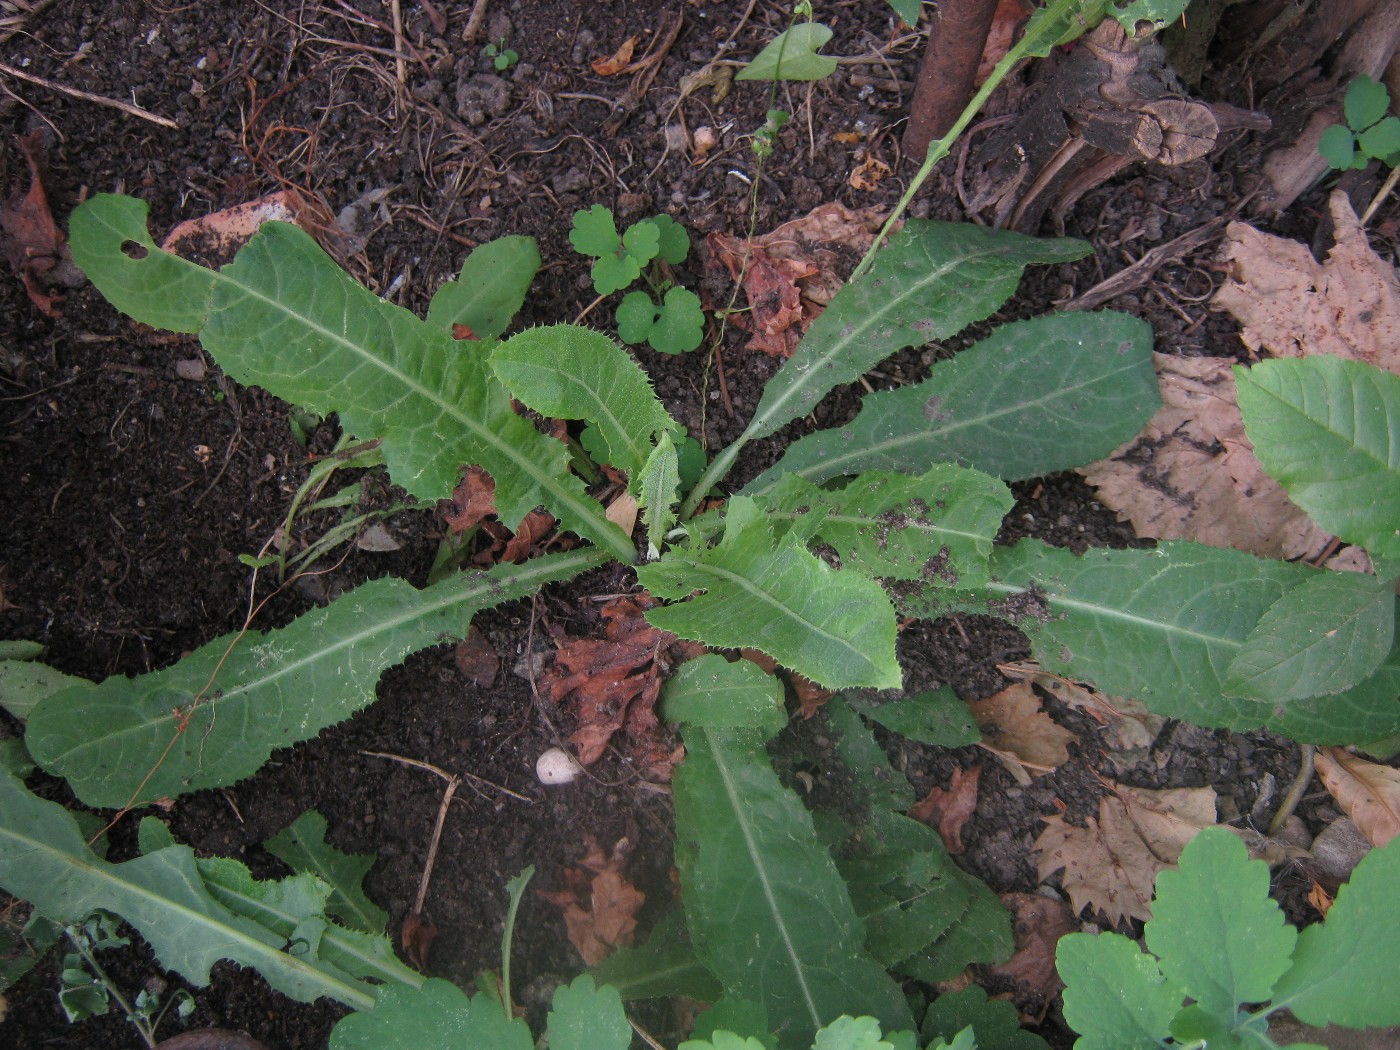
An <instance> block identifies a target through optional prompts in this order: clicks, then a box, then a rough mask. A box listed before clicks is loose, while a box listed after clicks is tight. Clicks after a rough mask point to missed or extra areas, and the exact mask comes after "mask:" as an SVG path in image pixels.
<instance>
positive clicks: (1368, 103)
mask: <svg viewBox="0 0 1400 1050" xmlns="http://www.w3.org/2000/svg"><path fill="white" fill-rule="evenodd" d="M1389 108H1390V92H1389V91H1387V90H1386V89H1385V85H1384V84H1378V83H1376V82H1375V81H1374V80H1372V79H1371V78H1370V77H1368V76H1366V74H1364V73H1363V74H1362V75H1361V76H1359V77H1357V78H1356V79H1355V80H1353V81H1352V82H1351V86H1350V87H1348V88H1347V96H1346V99H1345V100H1344V101H1343V102H1342V109H1343V111H1344V112H1345V113H1346V118H1347V123H1348V124H1350V125H1351V127H1352V129H1353V130H1354V131H1364V130H1365V129H1367V128H1369V127H1370V126H1371V125H1372V124H1374V123H1375V122H1376V121H1378V120H1380V119H1381V118H1382V117H1384V116H1385V113H1386V110H1388V109H1389Z"/></svg>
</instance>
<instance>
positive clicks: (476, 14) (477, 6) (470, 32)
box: [462, 0, 490, 44]
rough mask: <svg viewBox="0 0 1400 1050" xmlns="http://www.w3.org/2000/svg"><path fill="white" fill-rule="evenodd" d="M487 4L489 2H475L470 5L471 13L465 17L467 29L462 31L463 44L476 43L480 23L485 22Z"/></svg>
mask: <svg viewBox="0 0 1400 1050" xmlns="http://www.w3.org/2000/svg"><path fill="white" fill-rule="evenodd" d="M488 3H490V0H476V3H474V4H472V13H471V14H469V15H468V16H467V28H466V29H464V30H462V42H463V43H466V44H474V43H476V38H477V36H479V35H480V33H481V23H483V22H485V21H486V5H487V4H488Z"/></svg>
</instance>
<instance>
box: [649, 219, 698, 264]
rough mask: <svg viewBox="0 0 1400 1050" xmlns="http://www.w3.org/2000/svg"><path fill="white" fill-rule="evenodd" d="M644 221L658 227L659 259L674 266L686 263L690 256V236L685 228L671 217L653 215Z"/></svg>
mask: <svg viewBox="0 0 1400 1050" xmlns="http://www.w3.org/2000/svg"><path fill="white" fill-rule="evenodd" d="M643 221H644V222H649V223H651V224H652V225H653V226H655V227H656V230H657V258H658V259H663V260H665V261H666V262H668V263H670V264H671V265H672V266H679V265H680V264H681V263H683V262H685V257H686V256H687V255H689V254H690V234H688V233H686V232H685V227H684V226H682V225H681V224H680V223H678V222H677V221H676V220H675V219H673V218H671V216H669V215H653V216H652V217H651V218H650V219H645V220H643Z"/></svg>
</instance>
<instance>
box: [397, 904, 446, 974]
mask: <svg viewBox="0 0 1400 1050" xmlns="http://www.w3.org/2000/svg"><path fill="white" fill-rule="evenodd" d="M437 935H438V928H437V924H436V923H434V922H432V921H431V920H429V919H427V918H426V917H424V915H423V913H422V912H417V911H411V912H409V913H408V914H407V915H405V916H404V917H403V925H402V926H400V927H399V944H400V946H401V947H402V948H403V953H404V954H405V955H407V956H408V961H409V962H411V963H413V965H414V966H416V967H418V969H420V970H426V969H427V968H428V955H429V954H430V953H431V952H432V950H433V941H435V940H437Z"/></svg>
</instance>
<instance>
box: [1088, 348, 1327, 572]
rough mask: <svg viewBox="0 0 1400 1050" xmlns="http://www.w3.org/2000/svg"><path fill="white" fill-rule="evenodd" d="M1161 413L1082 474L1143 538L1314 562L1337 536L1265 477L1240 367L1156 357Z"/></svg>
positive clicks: (1220, 361) (1219, 361)
mask: <svg viewBox="0 0 1400 1050" xmlns="http://www.w3.org/2000/svg"><path fill="white" fill-rule="evenodd" d="M1152 360H1153V364H1154V366H1155V367H1156V369H1157V379H1158V381H1159V385H1160V386H1161V390H1162V407H1161V408H1159V409H1158V410H1157V412H1156V414H1155V415H1153V417H1152V418H1151V419H1150V420H1149V421H1148V423H1147V426H1146V427H1144V428H1143V430H1142V432H1141V433H1140V434H1138V435H1137V437H1135V438H1133V439H1132V440H1131V441H1129V442H1128V443H1127V444H1125V445H1123V446H1122V447H1120V448H1119V449H1118V450H1117V451H1115V452H1114V453H1113V454H1112V455H1111V456H1109V457H1108V458H1107V459H1102V460H1099V461H1098V462H1097V463H1091V464H1090V465H1089V466H1087V467H1084V468H1082V469H1080V471H1079V473H1080V474H1082V475H1083V476H1084V478H1085V480H1086V481H1088V482H1089V484H1090V485H1093V486H1094V488H1095V489H1097V490H1098V497H1099V499H1100V500H1101V501H1102V502H1103V503H1104V505H1105V506H1107V507H1109V508H1110V509H1112V510H1114V511H1116V512H1117V513H1118V517H1119V518H1120V519H1125V520H1128V521H1131V522H1132V523H1133V528H1134V530H1136V532H1137V534H1138V535H1139V536H1150V537H1153V538H1154V539H1159V540H1161V539H1183V538H1184V539H1192V540H1196V541H1198V542H1200V543H1207V544H1210V545H1211V546H1214V547H1234V548H1237V549H1239V550H1243V551H1249V552H1251V553H1253V554H1258V555H1260V556H1261V557H1266V558H1284V559H1286V560H1289V561H1294V560H1298V559H1307V558H1313V557H1316V556H1317V555H1319V554H1321V553H1322V552H1323V551H1324V550H1325V549H1326V548H1327V546H1328V544H1329V542H1330V540H1331V537H1330V536H1329V535H1328V534H1327V533H1326V532H1325V531H1323V530H1322V529H1320V528H1318V527H1317V526H1316V525H1315V524H1313V522H1312V520H1311V519H1310V518H1309V517H1308V516H1307V515H1306V514H1304V513H1303V511H1302V510H1300V509H1299V508H1298V507H1297V506H1296V505H1295V504H1293V503H1292V502H1291V501H1290V500H1289V499H1288V496H1287V495H1286V494H1285V493H1284V491H1283V489H1282V488H1281V487H1280V486H1279V484H1278V482H1276V481H1274V479H1273V478H1271V477H1270V476H1269V475H1268V474H1266V473H1265V472H1264V468H1263V467H1261V466H1260V465H1259V461H1258V460H1257V459H1256V458H1255V456H1254V449H1253V446H1252V445H1250V443H1249V441H1248V440H1247V439H1246V438H1245V435H1244V423H1243V422H1242V421H1241V419H1240V410H1239V406H1238V405H1237V404H1236V402H1235V380H1234V376H1233V375H1232V374H1231V372H1230V369H1231V366H1233V365H1234V363H1235V362H1234V361H1233V360H1230V359H1228V358H1219V357H1179V356H1176V355H1169V354H1153V355H1152Z"/></svg>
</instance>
